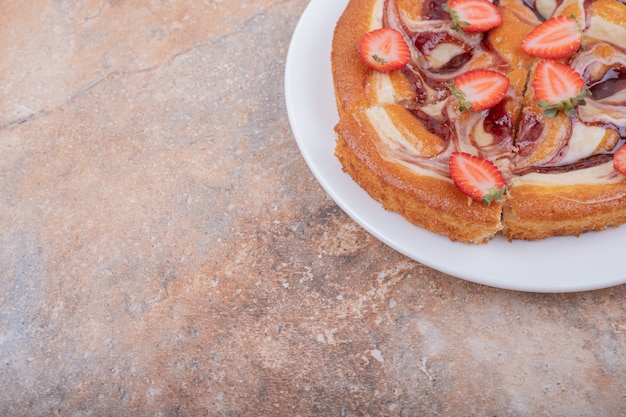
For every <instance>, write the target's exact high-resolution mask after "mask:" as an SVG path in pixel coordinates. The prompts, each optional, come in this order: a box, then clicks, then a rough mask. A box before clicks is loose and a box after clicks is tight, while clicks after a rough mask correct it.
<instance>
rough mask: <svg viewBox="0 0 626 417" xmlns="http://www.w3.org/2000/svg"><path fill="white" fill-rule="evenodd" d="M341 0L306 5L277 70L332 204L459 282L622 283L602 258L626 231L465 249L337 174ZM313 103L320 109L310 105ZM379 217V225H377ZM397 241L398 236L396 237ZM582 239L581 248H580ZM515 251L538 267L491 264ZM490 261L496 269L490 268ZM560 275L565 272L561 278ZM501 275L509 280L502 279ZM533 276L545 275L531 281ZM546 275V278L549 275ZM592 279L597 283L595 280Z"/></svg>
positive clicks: (500, 240) (536, 286) (541, 286)
mask: <svg viewBox="0 0 626 417" xmlns="http://www.w3.org/2000/svg"><path fill="white" fill-rule="evenodd" d="M348 1H349V0H311V1H310V2H309V4H308V5H307V6H306V8H305V9H304V12H303V13H302V15H301V16H300V18H299V20H298V23H297V25H296V27H295V29H294V31H293V35H292V38H291V40H290V42H289V48H288V51H287V56H286V61H285V73H284V93H285V104H286V108H287V115H288V118H289V123H290V126H291V129H292V132H293V135H294V138H295V140H296V143H297V145H298V147H299V149H300V153H301V154H302V156H303V158H304V159H305V161H306V163H307V165H308V167H309V169H310V170H311V172H312V173H313V175H314V177H315V178H316V180H317V181H318V182H319V183H320V185H321V186H322V188H323V189H324V190H325V192H326V193H327V194H328V195H329V196H330V197H331V198H332V199H333V201H335V203H336V204H337V205H338V206H339V207H340V208H341V209H342V210H343V211H344V212H345V213H346V214H347V215H348V216H349V217H350V218H351V219H352V220H353V221H355V222H356V223H358V224H359V225H360V226H361V227H362V228H364V229H365V230H366V231H367V232H368V233H370V234H371V235H373V236H374V237H376V238H377V239H378V240H380V241H381V242H383V243H384V244H386V245H387V246H389V247H391V248H392V249H394V250H396V251H397V252H399V253H402V254H403V255H405V256H407V257H409V258H411V259H413V260H414V261H417V262H419V263H421V264H423V265H425V266H428V267H430V268H433V269H435V270H438V271H440V272H443V273H446V274H448V275H451V276H454V277H456V278H459V279H463V280H466V281H470V282H474V283H478V284H482V285H487V286H490V287H495V288H501V289H508V290H515V291H524V292H540V293H559V292H561V293H565V292H579V291H590V290H597V289H602V288H608V287H613V286H616V285H620V284H624V283H626V274H624V273H623V272H622V271H619V270H616V269H615V268H610V267H609V266H607V265H608V264H609V263H608V262H604V263H602V261H601V260H603V259H607V258H606V257H605V256H607V255H608V257H609V259H614V258H612V257H613V256H617V254H618V253H617V250H615V246H612V247H611V246H610V245H609V243H608V242H610V243H615V244H617V243H619V241H620V239H619V238H620V237H624V235H625V233H626V232H625V231H626V228H621V229H619V228H610V229H607V230H605V231H602V232H588V233H585V234H583V235H582V236H580V237H575V236H565V237H552V238H547V239H544V240H541V241H534V242H527V241H517V240H516V241H513V242H509V241H508V240H506V238H504V237H503V236H498V237H496V238H495V239H494V240H492V241H491V242H489V243H487V244H484V245H467V244H463V243H460V242H452V241H450V240H449V239H448V238H447V237H444V236H440V235H437V234H434V233H432V232H429V231H427V230H425V229H422V228H419V227H418V226H415V225H412V224H411V223H409V222H408V221H407V220H406V219H404V218H402V217H401V216H400V215H399V214H397V213H392V212H389V211H386V210H385V209H384V208H382V206H381V205H380V204H379V203H378V202H376V201H375V200H373V199H372V198H371V197H369V195H367V193H366V192H365V191H364V190H363V189H361V188H360V187H359V186H358V185H357V184H356V183H355V182H354V181H352V179H351V178H350V177H349V176H348V174H346V173H344V172H343V170H342V169H341V166H340V163H339V161H338V160H337V158H336V157H335V156H334V152H333V150H334V143H335V134H334V131H333V129H332V127H333V126H334V124H335V123H336V121H337V120H338V115H337V109H336V103H335V101H334V92H333V86H332V78H331V75H330V48H331V46H330V42H331V41H332V33H333V31H334V26H335V24H336V21H337V19H338V18H339V16H340V15H341V13H342V12H343V9H345V6H346V5H347V3H348ZM320 28H321V29H320ZM329 79H330V86H329V85H328V83H329ZM329 87H330V91H328V89H329ZM317 102H320V104H323V106H317V104H318V103H317ZM329 107H331V108H332V109H329ZM304 110H313V111H309V112H306V111H304ZM329 119H330V120H329ZM329 125H330V129H328V127H329ZM307 129H309V130H316V129H317V130H319V131H317V132H315V134H316V135H319V136H320V137H321V138H322V139H320V140H321V141H329V140H330V142H331V143H330V145H331V146H330V148H329V143H328V142H321V143H313V141H314V140H316V139H317V137H315V138H313V136H312V135H313V133H311V132H310V131H307ZM325 129H326V130H325ZM329 149H331V151H330V152H329ZM329 177H333V178H332V179H331V178H329ZM357 204H358V207H357ZM379 217H380V218H382V219H383V220H382V221H377V219H378V218H379ZM385 222H387V223H386V224H385ZM398 225H400V226H399V227H401V228H405V229H410V230H411V231H412V232H413V233H412V234H414V236H411V238H410V242H411V243H412V244H415V245H416V246H417V247H415V246H414V247H408V246H407V240H406V239H405V235H404V234H398V232H394V233H391V234H390V233H389V230H382V227H381V226H398ZM398 236H401V240H399V239H400V238H399V237H398ZM423 241H424V242H423ZM583 241H585V244H586V245H588V246H587V247H582V245H583ZM622 241H624V239H622ZM420 243H421V244H422V246H420ZM598 243H600V244H601V246H602V247H603V248H604V249H608V250H605V251H604V253H602V254H601V255H603V256H601V257H600V258H597V259H595V261H596V262H595V263H593V264H592V262H591V261H592V260H593V259H592V256H591V255H598V254H597V253H591V254H588V253H586V252H587V251H588V248H592V252H593V249H594V248H596V245H598ZM423 245H427V246H428V247H424V246H423ZM611 248H613V250H610V249H611ZM440 249H441V250H448V251H451V255H452V257H456V259H454V260H452V259H451V261H450V262H444V260H443V259H441V257H440V255H437V256H434V253H433V251H434V250H440ZM555 249H556V250H560V251H561V253H560V254H554V253H551V254H550V255H551V256H553V257H555V258H556V259H552V260H550V259H546V257H544V256H543V254H545V253H546V252H545V251H546V250H552V251H554V250H555ZM517 251H522V252H524V253H528V254H529V255H534V256H535V258H533V260H536V259H539V260H541V261H542V262H543V263H542V264H540V265H536V264H534V263H533V262H523V261H524V258H523V257H520V256H519V255H518V256H512V257H511V256H508V257H506V256H505V259H504V261H511V260H516V261H518V264H521V265H517V267H518V268H522V269H524V271H521V272H522V273H520V271H517V270H515V269H507V268H514V267H515V266H514V265H506V264H504V262H503V261H502V260H498V257H501V256H502V255H506V254H507V253H508V254H509V255H511V253H512V252H517ZM563 251H566V252H567V255H564V254H563ZM606 252H608V253H606ZM537 256H538V257H537ZM490 259H491V260H493V261H494V262H493V263H494V264H495V265H491V264H490V263H489V260H490ZM520 261H522V262H520ZM526 261H527V260H526ZM587 261H590V262H588V263H587ZM598 261H600V262H598ZM479 262H480V264H479ZM482 262H484V263H485V264H484V265H483V264H482ZM559 262H562V263H559ZM459 263H461V264H462V265H459ZM477 266H482V267H484V269H482V270H481V268H477ZM496 267H499V268H500V272H499V273H496V272H495V271H494V270H495V269H496ZM524 272H525V273H526V274H525V276H524ZM564 273H568V274H572V275H571V276H570V277H564V276H563V274H564ZM507 274H509V275H510V276H514V277H515V278H514V279H506V278H502V277H503V276H506V275H507ZM533 274H540V275H542V274H543V275H545V276H541V277H537V276H534V275H533ZM549 274H552V276H551V277H548V276H547V275H549ZM585 274H586V275H585ZM599 275H601V278H596V277H597V276H599Z"/></svg>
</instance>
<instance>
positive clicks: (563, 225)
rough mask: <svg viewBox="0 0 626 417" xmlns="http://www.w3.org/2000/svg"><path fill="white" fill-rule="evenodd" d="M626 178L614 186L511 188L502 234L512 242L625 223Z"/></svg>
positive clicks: (573, 233)
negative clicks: (512, 240)
mask: <svg viewBox="0 0 626 417" xmlns="http://www.w3.org/2000/svg"><path fill="white" fill-rule="evenodd" d="M625 207H626V179H625V180H622V181H620V182H618V183H615V184H601V185H598V184H593V185H592V184H577V185H567V186H557V185H555V186H539V185H532V184H526V185H520V186H512V187H509V199H508V200H507V204H506V205H505V206H504V213H503V215H504V230H503V233H504V234H505V235H506V236H507V237H508V238H509V239H526V240H536V239H542V238H545V237H549V236H564V235H575V236H578V235H580V234H581V233H583V232H586V231H591V230H596V231H597V230H604V229H606V228H607V227H609V226H618V225H620V224H622V223H624V222H626V209H625Z"/></svg>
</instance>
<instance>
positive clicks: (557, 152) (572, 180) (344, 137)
mask: <svg viewBox="0 0 626 417" xmlns="http://www.w3.org/2000/svg"><path fill="white" fill-rule="evenodd" d="M331 62H332V73H333V82H334V88H335V96H336V101H337V108H338V113H339V122H338V123H337V125H336V127H335V131H336V134H337V143H336V148H335V154H336V156H337V158H338V159H339V161H340V162H341V164H342V167H343V169H344V171H346V172H347V173H348V174H349V175H350V176H351V177H352V178H353V179H354V181H356V182H357V183H358V184H359V185H360V186H361V187H362V188H363V189H364V190H365V191H367V192H368V193H369V194H370V196H372V197H373V198H374V199H376V200H377V201H379V202H380V203H381V204H382V205H383V207H385V208H386V209H387V210H391V211H394V212H397V213H399V214H400V215H402V216H404V217H405V218H406V219H407V220H409V221H410V222H411V223H413V224H415V225H417V226H419V227H423V228H425V229H428V230H430V231H432V232H434V233H438V234H442V235H445V236H447V237H449V238H450V239H451V240H455V241H461V242H465V243H485V242H487V241H489V240H490V239H492V238H493V237H494V236H496V235H497V234H503V235H504V236H506V237H507V238H508V239H509V240H512V239H524V240H537V239H543V238H547V237H550V236H559V235H580V234H581V233H584V232H588V231H600V230H603V229H605V228H607V227H613V226H619V225H620V224H622V223H624V222H626V147H624V146H623V144H624V142H625V141H626V5H625V4H624V3H622V2H620V1H618V0H596V1H583V0H575V1H574V0H500V1H498V0H495V1H489V0H448V1H447V2H446V1H442V0H350V1H349V3H348V5H347V7H346V9H345V11H344V12H343V14H342V16H341V17H340V19H339V21H338V22H337V26H336V28H335V32H334V37H333V44H332V54H331Z"/></svg>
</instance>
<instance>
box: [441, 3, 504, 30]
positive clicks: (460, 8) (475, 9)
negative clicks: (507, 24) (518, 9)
mask: <svg viewBox="0 0 626 417" xmlns="http://www.w3.org/2000/svg"><path fill="white" fill-rule="evenodd" d="M443 9H444V10H445V11H446V12H448V13H449V14H450V19H452V23H453V24H454V26H452V29H454V30H459V29H463V30H464V31H465V32H469V33H474V32H487V31H488V30H491V29H493V28H495V27H498V26H500V25H501V24H502V15H501V14H500V10H498V7H496V6H495V5H494V4H493V3H491V2H490V1H489V0H449V1H448V3H446V4H444V5H443Z"/></svg>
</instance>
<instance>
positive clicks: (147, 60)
mask: <svg viewBox="0 0 626 417" xmlns="http://www.w3.org/2000/svg"><path fill="white" fill-rule="evenodd" d="M307 3H308V2H307V1H305V0H282V1H270V0H249V1H238V2H233V1H230V2H228V1H222V0H207V1H193V2H192V1H184V0H168V1H149V0H132V1H117V0H108V1H102V0H83V1H76V2H71V1H50V0H42V1H32V0H24V1H21V2H7V1H5V2H0V16H2V24H1V25H0V51H1V54H0V56H2V61H1V64H0V79H1V80H2V82H1V83H0V92H1V93H2V99H1V100H0V155H1V157H0V174H1V175H0V289H1V290H2V291H1V292H0V381H1V383H2V389H1V390H0V415H3V416H48V415H59V416H88V415H94V416H144V415H145V416H203V415H204V416H244V415H253V416H311V415H328V416H485V417H493V416H498V417H504V416H590V417H591V416H593V417H597V416H623V415H624V414H626V377H625V375H626V360H625V359H624V358H626V310H625V307H624V302H623V300H624V297H625V295H626V287H624V286H618V287H613V288H608V289H604V290H598V291H593V292H584V293H571V294H531V293H519V292H512V291H505V290H499V289H495V288H488V287H484V286H481V285H477V284H472V283H469V282H465V281H462V280H459V279H457V278H454V277H450V276H447V275H445V274H443V273H440V272H438V271H435V270H432V269H430V268H428V267H426V266H424V265H421V264H419V263H417V262H414V261H412V260H409V259H407V258H405V257H404V256H402V255H400V254H399V253H397V252H395V251H393V250H392V249H390V248H388V247H387V246H385V245H384V244H382V243H381V242H379V241H378V240H376V239H375V238H374V237H372V236H370V235H369V234H368V233H367V232H365V231H364V230H363V229H361V228H360V227H359V226H358V225H356V224H355V223H354V222H353V221H352V220H351V219H350V218H348V217H347V216H346V215H345V214H344V213H343V212H342V211H341V209H339V208H338V207H337V206H336V205H335V203H334V202H333V201H332V200H330V199H329V197H328V196H327V195H326V194H325V193H324V191H323V190H322V189H321V187H320V186H319V185H318V184H317V182H316V181H315V178H314V177H313V175H312V174H311V172H310V171H309V170H308V168H307V166H306V164H305V162H304V160H303V158H302V157H301V155H300V153H299V151H298V148H297V145H296V143H295V141H294V138H293V135H292V133H291V129H290V126H289V122H288V119H287V114H286V109H285V104H284V91H283V71H284V64H285V57H286V53H287V48H288V46H289V41H290V38H291V34H292V32H293V30H294V28H295V25H296V23H297V21H298V19H299V17H300V15H301V14H302V12H303V10H304V9H305V7H306V6H307ZM599 261H600V262H606V261H607V260H599ZM608 261H614V260H608ZM485 267H488V265H486V266H485ZM514 267H515V265H511V268H514ZM502 273H503V274H506V271H502Z"/></svg>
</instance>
